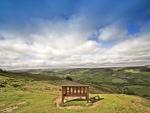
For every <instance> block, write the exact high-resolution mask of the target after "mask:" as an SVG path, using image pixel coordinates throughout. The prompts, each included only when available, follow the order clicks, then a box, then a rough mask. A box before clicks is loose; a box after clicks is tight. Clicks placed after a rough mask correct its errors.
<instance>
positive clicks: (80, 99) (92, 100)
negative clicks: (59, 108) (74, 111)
mask: <svg viewBox="0 0 150 113" xmlns="http://www.w3.org/2000/svg"><path fill="white" fill-rule="evenodd" d="M103 99H104V98H101V97H100V96H99V95H97V96H94V97H91V98H89V102H88V103H96V102H98V101H100V100H103ZM74 101H80V102H81V101H87V100H86V99H84V98H75V99H71V100H67V101H66V102H65V103H69V102H74Z"/></svg>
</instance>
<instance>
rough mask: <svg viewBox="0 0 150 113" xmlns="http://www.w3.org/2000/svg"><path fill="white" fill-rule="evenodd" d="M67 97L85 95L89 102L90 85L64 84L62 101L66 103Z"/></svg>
mask: <svg viewBox="0 0 150 113" xmlns="http://www.w3.org/2000/svg"><path fill="white" fill-rule="evenodd" d="M65 97H85V99H86V100H87V102H88V101H89V86H88V85H79V86H73V85H71V86H68V85H65V86H62V103H64V99H65Z"/></svg>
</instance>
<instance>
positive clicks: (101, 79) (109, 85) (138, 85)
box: [36, 67, 150, 98]
mask: <svg viewBox="0 0 150 113" xmlns="http://www.w3.org/2000/svg"><path fill="white" fill-rule="evenodd" d="M36 71H37V72H38V70H36ZM40 73H41V74H45V75H49V76H52V75H55V76H59V77H62V78H65V77H68V76H69V77H71V78H72V79H73V81H77V82H79V83H83V84H89V85H90V86H93V87H94V88H96V90H95V91H93V92H95V93H126V94H134V95H139V96H143V97H146V98H150V68H148V67H128V68H113V69H111V68H107V69H99V68H97V69H96V68H95V69H68V70H55V71H53V70H47V71H40Z"/></svg>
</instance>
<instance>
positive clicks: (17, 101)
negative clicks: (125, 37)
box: [0, 69, 150, 113]
mask: <svg viewBox="0 0 150 113" xmlns="http://www.w3.org/2000/svg"><path fill="white" fill-rule="evenodd" d="M66 71H67V73H70V76H72V77H73V76H74V77H75V76H76V75H77V76H78V77H79V78H77V79H78V80H83V81H84V82H85V81H86V82H88V83H92V85H91V86H94V87H91V88H90V89H92V88H96V89H99V90H103V91H106V92H107V91H109V90H110V92H111V91H112V90H113V93H114V92H115V91H116V90H118V87H119V86H120V87H125V88H128V90H131V91H134V93H135V94H136V95H140V96H143V95H145V94H149V91H150V89H149V84H148V83H147V82H145V83H143V82H142V83H139V84H137V83H136V80H137V79H140V77H141V75H136V76H134V77H133V76H131V75H126V73H123V70H121V71H119V72H118V71H117V72H116V73H115V74H116V75H115V76H112V74H114V73H112V72H111V71H110V70H105V71H108V72H102V73H99V69H95V70H93V71H92V69H90V71H91V72H90V73H89V69H85V70H84V69H81V70H80V69H78V70H66ZM66 71H65V72H66ZM77 71H79V73H78V72H77ZM80 71H81V72H80ZM103 71H104V70H103ZM115 71H116V70H115ZM56 72H57V73H58V72H59V71H56ZM65 72H64V70H63V73H65ZM92 72H93V73H94V74H93V75H92ZM63 73H62V70H61V72H59V74H63ZM72 73H74V74H73V75H72ZM81 73H82V74H83V75H85V74H88V75H86V76H84V77H85V80H84V77H83V76H82V77H81ZM120 73H121V74H123V75H120ZM55 74H56V73H55ZM55 74H54V75H53V76H49V77H47V76H44V77H43V78H42V75H37V76H36V75H34V74H27V75H26V73H20V74H19V73H18V74H16V73H11V72H10V73H6V72H5V73H3V72H1V73H0V112H5V113H6V111H7V112H11V113H149V112H150V100H149V99H146V98H143V97H140V96H133V95H126V94H92V93H91V94H90V97H94V96H95V95H99V96H100V97H101V98H104V99H102V100H100V101H98V102H96V103H94V104H93V105H91V106H87V104H86V101H84V100H72V99H71V100H70V99H69V100H70V101H67V102H66V103H65V104H64V107H63V106H61V107H60V108H59V107H57V106H56V100H57V98H60V97H61V91H60V90H59V89H60V88H61V87H60V85H61V84H66V83H68V84H75V81H74V82H72V81H67V80H64V79H62V78H58V77H56V78H55V76H56V75H55ZM105 74H110V75H107V76H106V77H108V78H105V77H104V76H105ZM134 74H135V73H134ZM63 75H64V74H63ZM67 76H68V75H67ZM116 76H117V77H116ZM129 76H131V78H129V79H128V78H126V77H129ZM148 76H149V75H144V76H143V77H144V78H142V80H143V81H145V80H147V78H148ZM87 77H90V78H91V79H92V80H94V81H91V80H88V79H87ZM92 77H96V78H97V79H98V80H97V79H96V78H92ZM98 77H99V78H98ZM100 77H101V78H100ZM124 77H125V78H124ZM132 77H133V78H132ZM136 77H137V78H136ZM74 79H75V78H74ZM130 80H131V81H130ZM83 81H79V82H83ZM109 81H111V82H110V83H109ZM132 81H133V82H134V81H135V82H134V84H131V83H132ZM84 82H83V83H84ZM112 82H113V83H112ZM116 85H118V87H117V86H116ZM122 85H123V86H122ZM103 93H105V92H103ZM147 96H148V95H147ZM70 106H71V107H72V108H69V107H70ZM78 106H80V107H82V108H80V107H79V108H78Z"/></svg>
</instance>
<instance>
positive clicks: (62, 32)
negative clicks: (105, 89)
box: [0, 18, 150, 69]
mask: <svg viewBox="0 0 150 113" xmlns="http://www.w3.org/2000/svg"><path fill="white" fill-rule="evenodd" d="M37 29H38V31H37V32H30V33H25V34H22V35H21V34H20V33H17V32H9V31H7V32H6V31H5V32H4V31H3V32H2V31H1V32H0V34H1V37H3V39H0V67H1V68H6V69H15V68H17V69H19V68H38V67H48V68H53V67H72V66H73V67H101V66H120V65H121V66H124V65H144V64H150V38H149V36H150V34H149V33H148V32H144V31H143V32H141V33H139V34H138V35H135V36H132V37H131V36H127V35H126V31H125V30H124V29H120V27H116V26H115V29H114V27H112V26H108V27H105V28H104V29H102V31H101V34H100V38H101V36H102V34H103V36H106V37H105V39H101V40H114V39H113V38H114V37H117V38H118V40H120V38H122V37H123V36H126V38H124V39H123V40H121V41H119V42H118V43H117V44H116V45H113V46H112V47H111V48H104V47H102V46H101V44H100V43H99V42H97V41H95V40H91V39H89V38H88V37H90V36H91V35H92V33H93V29H91V28H90V27H89V26H86V25H83V24H82V19H77V20H76V19H74V18H72V19H70V20H68V21H64V20H61V21H58V22H57V21H56V22H46V24H45V23H44V24H43V23H41V24H40V25H39V27H38V28H37ZM105 33H106V34H107V33H109V35H104V34H105ZM103 38H104V37H103ZM115 40H116V38H115Z"/></svg>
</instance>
